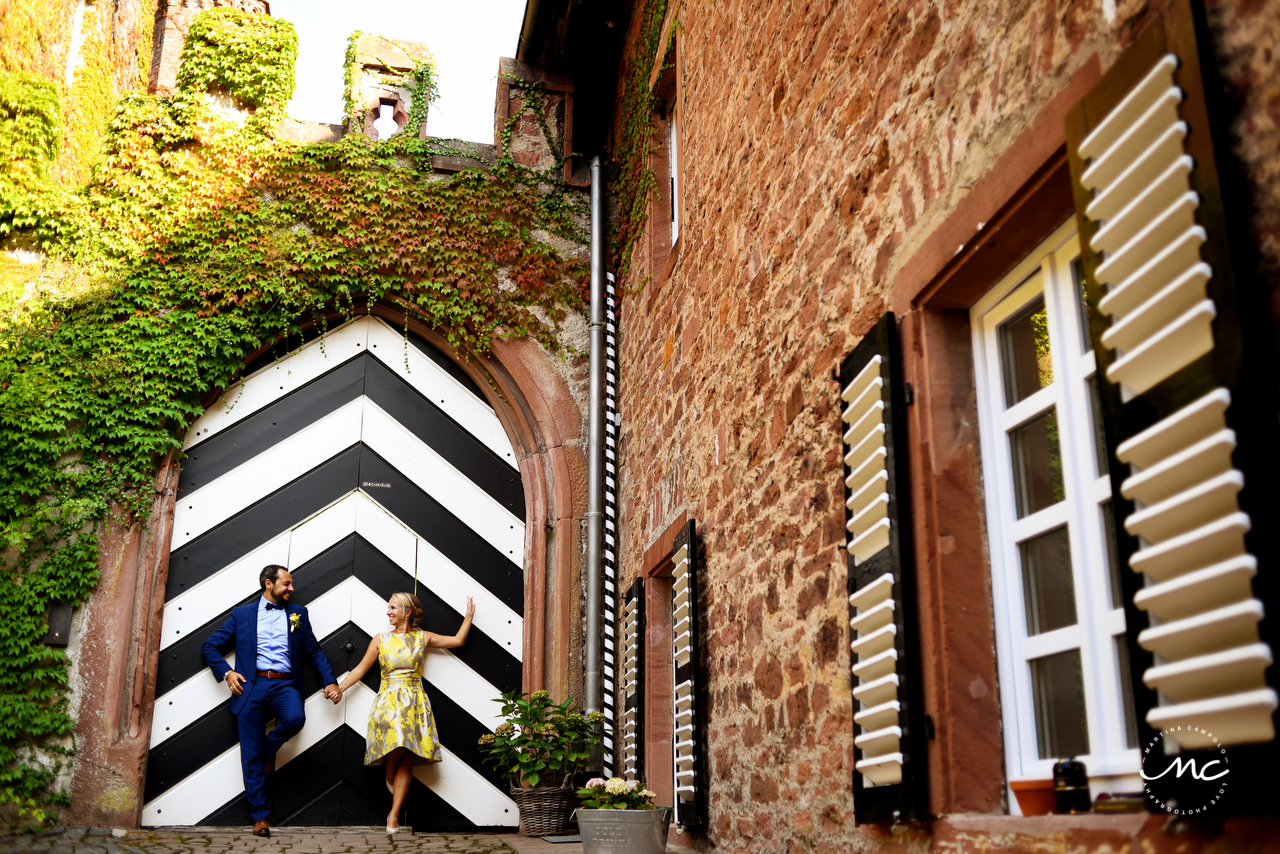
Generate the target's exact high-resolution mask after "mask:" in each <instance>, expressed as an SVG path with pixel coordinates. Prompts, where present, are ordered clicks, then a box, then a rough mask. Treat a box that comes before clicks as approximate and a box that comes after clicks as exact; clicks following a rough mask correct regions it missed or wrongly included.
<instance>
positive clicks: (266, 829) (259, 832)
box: [253, 818, 271, 839]
mask: <svg viewBox="0 0 1280 854" xmlns="http://www.w3.org/2000/svg"><path fill="white" fill-rule="evenodd" d="M253 835H254V836H265V837H266V838H268V839H270V838H271V823H270V822H269V821H267V820H266V819H265V818H260V819H258V820H257V821H255V822H254V823H253Z"/></svg>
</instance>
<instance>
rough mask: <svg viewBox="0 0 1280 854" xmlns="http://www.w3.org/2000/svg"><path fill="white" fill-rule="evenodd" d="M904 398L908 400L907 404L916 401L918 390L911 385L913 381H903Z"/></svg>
mask: <svg viewBox="0 0 1280 854" xmlns="http://www.w3.org/2000/svg"><path fill="white" fill-rule="evenodd" d="M902 398H903V400H905V401H906V403H907V406H910V405H911V404H913V403H915V402H916V392H915V389H913V388H912V387H911V383H903V387H902Z"/></svg>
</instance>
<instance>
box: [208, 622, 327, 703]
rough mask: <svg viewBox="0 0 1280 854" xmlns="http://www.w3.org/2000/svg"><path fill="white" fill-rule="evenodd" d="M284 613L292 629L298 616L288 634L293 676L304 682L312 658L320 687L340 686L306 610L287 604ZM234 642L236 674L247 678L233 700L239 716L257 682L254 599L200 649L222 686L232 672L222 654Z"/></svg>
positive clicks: (256, 627)
mask: <svg viewBox="0 0 1280 854" xmlns="http://www.w3.org/2000/svg"><path fill="white" fill-rule="evenodd" d="M259 598H261V597H259ZM285 613H286V614H288V615H289V618H290V626H292V617H293V615H294V614H298V615H299V620H298V627H297V628H296V629H292V630H291V631H290V632H289V661H290V663H291V664H292V670H291V672H292V673H293V676H294V678H295V679H301V677H302V667H303V663H304V662H305V661H306V659H308V658H309V659H311V664H312V665H313V666H314V667H315V669H316V672H317V673H318V674H320V684H321V685H328V684H330V683H331V682H337V681H338V680H337V679H334V678H333V670H332V669H330V667H329V657H328V656H327V655H325V654H324V650H323V649H321V648H320V643H319V642H318V641H317V640H316V636H315V632H313V631H312V630H311V619H310V617H308V616H307V609H306V608H304V607H302V606H301V605H294V604H291V603H287V604H286V605H285ZM233 641H234V644H235V650H236V667H235V671H236V673H239V674H240V675H241V676H243V677H244V678H245V686H244V690H243V691H242V692H240V696H239V697H232V698H231V711H232V712H234V713H238V712H239V711H240V707H241V706H243V705H244V703H245V701H246V700H248V699H249V691H250V690H251V689H252V688H253V683H254V682H255V681H257V678H258V677H257V671H258V667H257V662H258V599H254V600H253V601H252V602H250V603H249V604H248V605H238V606H237V607H235V608H232V609H231V616H230V617H228V618H227V621H226V622H225V623H223V624H222V628H220V629H218V630H217V631H216V632H214V633H213V634H211V635H209V639H208V640H207V641H205V642H204V643H203V644H202V645H201V646H200V655H201V656H202V657H203V658H204V663H205V664H207V665H209V669H210V670H212V671H213V675H214V678H216V679H217V680H218V681H219V682H221V681H222V680H223V679H225V678H226V676H227V673H228V672H230V670H231V667H230V666H229V665H228V664H227V662H226V659H224V658H223V657H222V652H223V650H226V649H228V648H230V647H231V645H232V642H233Z"/></svg>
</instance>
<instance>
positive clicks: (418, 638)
mask: <svg viewBox="0 0 1280 854" xmlns="http://www.w3.org/2000/svg"><path fill="white" fill-rule="evenodd" d="M426 657H427V634H426V632H421V631H416V632H405V633H404V634H402V635H398V634H394V633H393V632H383V633H382V645H381V648H380V649H379V650H378V664H379V665H380V666H381V668H382V687H381V688H379V689H378V697H377V699H376V700H374V701H373V708H372V709H371V710H370V712H369V731H368V733H367V734H366V735H365V747H364V764H365V765H381V764H382V763H383V762H385V761H386V758H387V754H388V753H390V752H391V751H393V750H395V749H396V748H397V747H403V748H405V749H406V750H409V751H410V752H412V753H413V754H414V756H413V764H414V765H422V764H424V763H428V762H439V761H440V758H441V757H440V737H439V736H438V735H437V734H436V721H435V718H434V717H432V715H431V702H430V701H429V700H428V699H427V695H426V692H425V691H423V690H422V663H423V661H424V660H425V659H426Z"/></svg>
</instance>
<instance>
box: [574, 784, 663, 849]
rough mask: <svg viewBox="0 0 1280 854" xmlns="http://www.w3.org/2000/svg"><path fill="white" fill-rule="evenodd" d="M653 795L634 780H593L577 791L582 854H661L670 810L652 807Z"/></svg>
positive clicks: (653, 793)
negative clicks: (579, 802)
mask: <svg viewBox="0 0 1280 854" xmlns="http://www.w3.org/2000/svg"><path fill="white" fill-rule="evenodd" d="M655 794H656V793H655V792H652V791H650V790H649V789H646V788H645V786H644V784H643V783H641V782H639V781H637V780H624V779H622V778H621V777H614V778H612V779H609V780H605V779H603V778H600V777H594V778H592V779H591V780H588V781H587V785H586V786H584V787H582V788H581V789H579V790H578V799H579V800H580V801H581V802H582V805H581V806H579V807H578V828H579V829H580V830H581V831H582V852H583V854H662V852H663V851H666V850H667V831H668V829H669V828H670V826H671V807H660V806H655V805H654V804H653V799H654V796H655Z"/></svg>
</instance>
